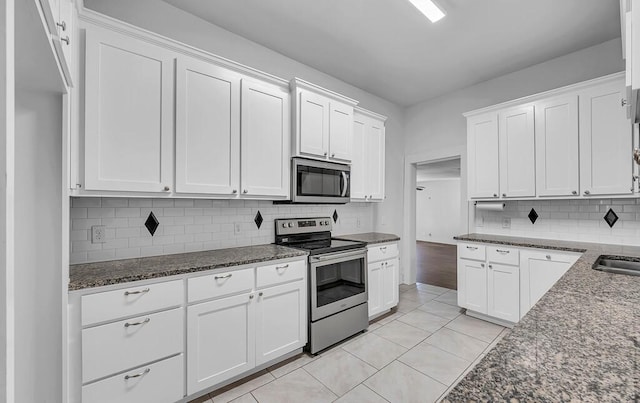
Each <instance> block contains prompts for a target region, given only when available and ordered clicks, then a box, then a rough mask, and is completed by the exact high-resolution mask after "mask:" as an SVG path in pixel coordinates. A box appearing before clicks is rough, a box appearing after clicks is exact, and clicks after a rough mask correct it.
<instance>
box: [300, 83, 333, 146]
mask: <svg viewBox="0 0 640 403" xmlns="http://www.w3.org/2000/svg"><path fill="white" fill-rule="evenodd" d="M299 114H300V115H299V116H298V122H297V124H298V125H299V127H298V130H299V136H300V138H299V139H298V140H299V141H300V154H303V155H308V156H313V157H321V158H326V157H327V155H328V153H329V100H328V99H327V98H325V97H322V96H320V95H316V94H313V93H310V92H306V91H302V92H301V93H300V110H299Z"/></svg>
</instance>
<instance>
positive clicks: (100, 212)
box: [70, 197, 373, 264]
mask: <svg viewBox="0 0 640 403" xmlns="http://www.w3.org/2000/svg"><path fill="white" fill-rule="evenodd" d="M258 211H260V214H261V215H262V218H263V220H264V222H263V223H262V225H261V226H260V229H258V228H257V226H256V223H255V222H254V219H255V217H256V214H257V213H258ZM334 211H337V213H338V214H337V215H338V222H337V223H334V224H333V233H334V234H348V233H358V232H370V231H372V230H373V208H372V205H371V204H370V203H349V204H344V205H293V204H279V205H274V204H273V203H272V202H270V201H260V200H202V199H138V198H99V197H92V198H72V200H71V211H70V217H71V218H70V226H71V227H70V230H71V233H70V239H71V242H70V243H71V255H70V262H71V263H72V264H74V263H88V262H99V261H105V260H114V259H127V258H134V257H141V256H157V255H166V254H172V253H182V252H193V251H201V250H209V249H220V248H229V247H235V246H247V245H258V244H265V243H272V242H274V238H275V234H274V232H275V229H274V220H275V219H276V218H294V217H321V216H324V217H331V216H332V215H333V213H334ZM151 212H153V214H154V215H155V216H156V218H157V220H158V221H159V223H160V225H159V226H158V228H157V230H156V232H155V234H154V235H153V236H151V234H150V233H149V231H148V230H147V228H146V227H145V221H146V220H147V218H148V217H149V214H150V213H151ZM94 225H104V226H106V232H105V242H104V243H92V242H91V227H92V226H94ZM238 229H239V231H237V230H238Z"/></svg>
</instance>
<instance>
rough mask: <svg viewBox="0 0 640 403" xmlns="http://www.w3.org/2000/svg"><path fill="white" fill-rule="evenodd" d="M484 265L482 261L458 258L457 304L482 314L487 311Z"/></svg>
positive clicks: (485, 271) (485, 270)
mask: <svg viewBox="0 0 640 403" xmlns="http://www.w3.org/2000/svg"><path fill="white" fill-rule="evenodd" d="M485 266H486V264H485V263H484V261H483V262H478V261H475V260H468V259H458V305H460V306H462V307H464V308H467V309H471V310H472V311H476V312H479V313H484V314H486V313H487V269H486V267H485ZM472 285H473V286H472Z"/></svg>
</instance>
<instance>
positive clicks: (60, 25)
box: [56, 21, 67, 31]
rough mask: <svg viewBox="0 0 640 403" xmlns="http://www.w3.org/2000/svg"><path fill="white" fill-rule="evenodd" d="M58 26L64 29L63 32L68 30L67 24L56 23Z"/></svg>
mask: <svg viewBox="0 0 640 403" xmlns="http://www.w3.org/2000/svg"><path fill="white" fill-rule="evenodd" d="M56 25H57V26H59V27H60V28H62V30H63V31H66V30H67V23H66V22H64V21H62V22H56Z"/></svg>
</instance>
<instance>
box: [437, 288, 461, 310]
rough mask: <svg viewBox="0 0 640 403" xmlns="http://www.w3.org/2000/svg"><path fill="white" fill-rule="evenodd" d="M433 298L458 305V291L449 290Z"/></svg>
mask: <svg viewBox="0 0 640 403" xmlns="http://www.w3.org/2000/svg"><path fill="white" fill-rule="evenodd" d="M435 300H436V301H438V302H443V303H445V304H449V305H455V306H458V291H454V290H449V291H447V292H445V293H444V294H442V295H441V296H439V297H438V298H436V299H435Z"/></svg>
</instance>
